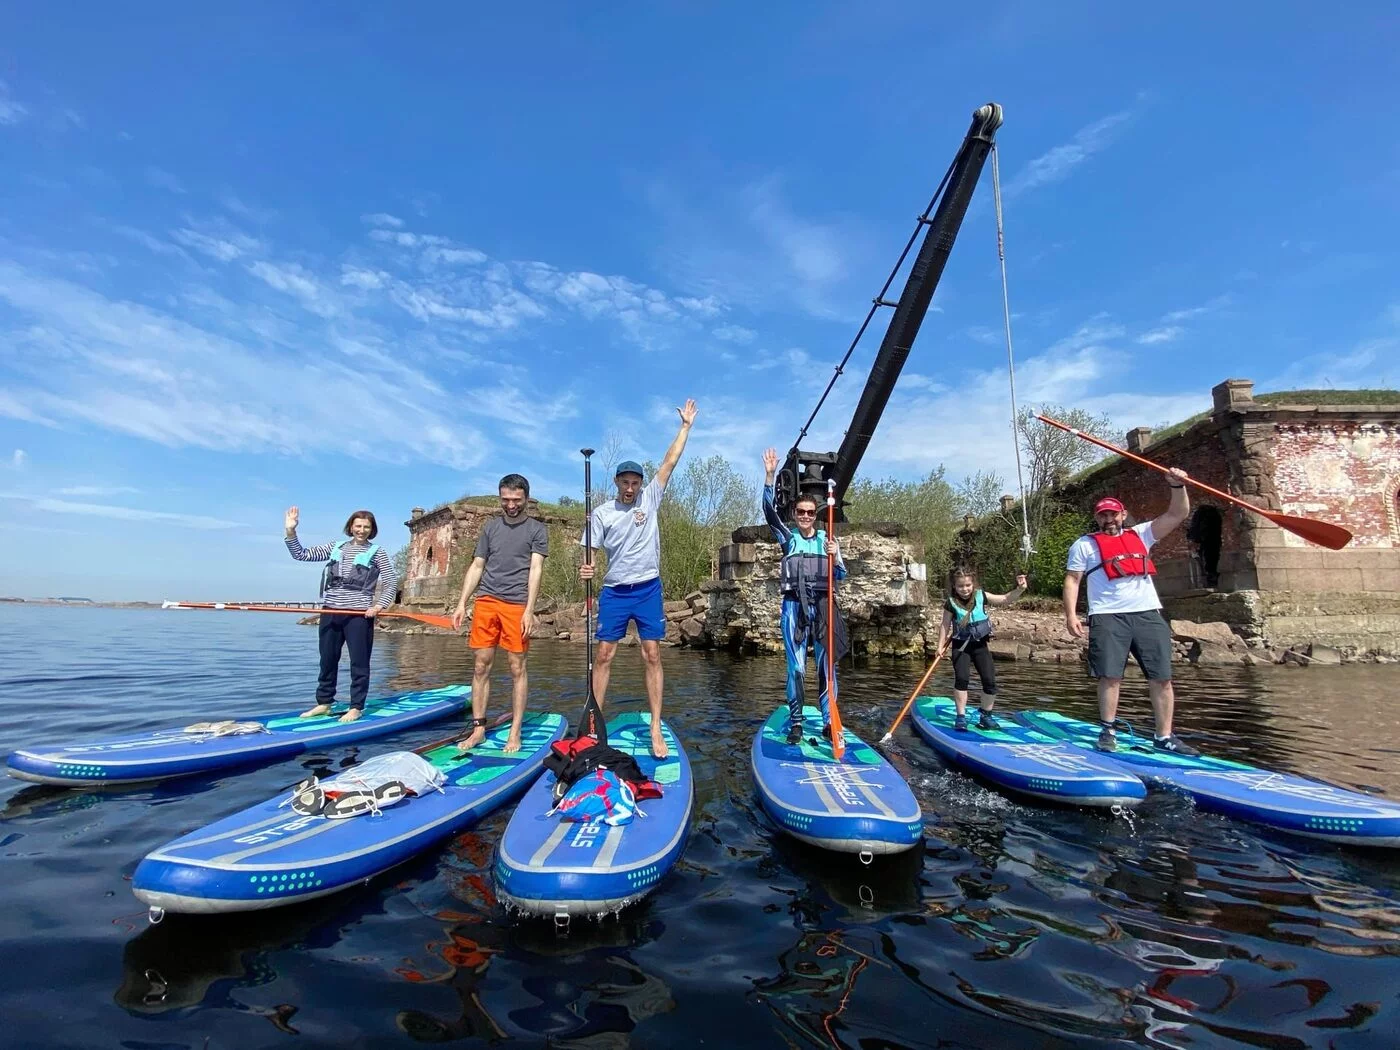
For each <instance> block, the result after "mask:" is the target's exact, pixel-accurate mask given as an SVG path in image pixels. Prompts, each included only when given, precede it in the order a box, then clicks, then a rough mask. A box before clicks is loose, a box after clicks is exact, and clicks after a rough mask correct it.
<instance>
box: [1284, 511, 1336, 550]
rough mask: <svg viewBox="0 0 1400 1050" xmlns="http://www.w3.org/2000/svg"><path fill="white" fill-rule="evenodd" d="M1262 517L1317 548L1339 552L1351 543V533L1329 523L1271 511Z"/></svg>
mask: <svg viewBox="0 0 1400 1050" xmlns="http://www.w3.org/2000/svg"><path fill="white" fill-rule="evenodd" d="M1264 516H1265V517H1266V518H1268V519H1269V520H1270V521H1272V522H1273V523H1274V524H1275V525H1277V526H1278V527H1279V528H1281V529H1287V530H1288V531H1289V532H1291V533H1293V535H1295V536H1301V537H1302V538H1303V539H1305V540H1307V541H1308V542H1309V543H1316V544H1317V545H1318V546H1319V547H1326V548H1327V549H1328V550H1331V551H1339V550H1341V549H1342V548H1343V547H1345V546H1346V545H1347V544H1348V543H1350V542H1351V533H1350V532H1348V531H1347V530H1346V529H1344V528H1342V527H1341V526H1340V525H1333V524H1332V523H1331V522H1330V521H1318V520H1317V519H1316V518H1300V517H1298V516H1297V515H1294V514H1280V513H1278V512H1277V511H1272V510H1271V511H1265V512H1264Z"/></svg>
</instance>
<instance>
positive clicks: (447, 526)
mask: <svg viewBox="0 0 1400 1050" xmlns="http://www.w3.org/2000/svg"><path fill="white" fill-rule="evenodd" d="M454 525H455V519H454V517H453V515H452V512H451V508H448V507H444V508H443V509H442V510H440V511H435V512H434V513H432V514H431V515H426V516H425V517H423V518H419V519H417V520H415V521H412V522H410V523H409V528H410V529H411V530H412V531H411V535H410V538H409V541H408V570H407V577H408V578H407V579H406V580H405V581H404V584H403V594H404V597H405V598H406V599H410V600H411V599H414V598H427V597H436V596H437V595H438V592H439V591H440V590H441V588H442V587H443V585H444V584H445V582H446V580H447V568H448V564H449V561H450V559H451V556H452V538H453V535H452V534H453V527H454Z"/></svg>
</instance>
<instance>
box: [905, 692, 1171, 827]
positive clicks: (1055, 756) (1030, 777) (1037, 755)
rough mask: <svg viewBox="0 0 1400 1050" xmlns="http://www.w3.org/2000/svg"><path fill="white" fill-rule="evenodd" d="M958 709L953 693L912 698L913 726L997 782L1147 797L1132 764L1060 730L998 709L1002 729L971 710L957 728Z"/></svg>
mask: <svg viewBox="0 0 1400 1050" xmlns="http://www.w3.org/2000/svg"><path fill="white" fill-rule="evenodd" d="M956 715H957V707H956V705H955V704H954V703H953V701H952V699H951V698H949V697H946V696H921V697H919V699H918V700H916V701H915V702H914V711H913V719H914V730H915V732H917V733H918V734H919V735H920V736H921V737H923V738H924V739H925V740H927V741H928V742H929V743H930V744H931V745H932V746H933V748H934V750H935V751H937V752H938V753H939V754H940V755H941V756H942V757H943V758H944V759H945V760H947V762H948V763H949V764H950V765H953V766H956V767H957V768H959V769H961V770H964V771H965V772H968V773H972V774H974V775H975V776H977V777H980V778H981V779H983V780H985V781H987V782H988V783H990V784H993V785H995V786H996V787H998V788H1001V789H1003V790H1006V791H1011V792H1015V793H1016V794H1018V795H1024V796H1027V797H1029V798H1033V799H1036V800H1038V801H1041V802H1058V803H1060V804H1062V805H1071V806H1094V807H1112V806H1136V805H1137V804H1138V803H1139V802H1141V801H1142V800H1143V799H1144V798H1146V797H1147V786H1146V785H1145V784H1143V782H1142V780H1140V779H1139V778H1138V777H1137V776H1136V775H1135V774H1134V773H1133V772H1132V771H1131V770H1125V769H1124V768H1123V767H1122V766H1121V765H1118V764H1116V763H1114V762H1111V761H1109V760H1108V759H1107V758H1104V757H1101V756H1100V754H1099V753H1098V752H1096V751H1090V752H1088V753H1086V752H1085V751H1084V750H1083V749H1082V748H1079V747H1076V746H1075V745H1074V744H1073V743H1072V742H1070V741H1067V740H1065V739H1064V737H1063V736H1062V735H1061V734H1057V733H1049V732H1045V731H1043V730H1041V729H1039V728H1037V727H1036V726H1034V725H1018V724H1017V723H1016V722H1015V721H1012V717H1013V716H1011V715H1009V714H1000V715H997V721H998V722H999V723H1000V724H1001V728H1000V729H992V730H983V729H977V728H975V727H976V724H977V716H976V715H975V714H974V713H973V712H971V711H969V713H968V720H967V725H968V727H967V729H964V730H958V729H954V728H953V719H954V718H955V717H956Z"/></svg>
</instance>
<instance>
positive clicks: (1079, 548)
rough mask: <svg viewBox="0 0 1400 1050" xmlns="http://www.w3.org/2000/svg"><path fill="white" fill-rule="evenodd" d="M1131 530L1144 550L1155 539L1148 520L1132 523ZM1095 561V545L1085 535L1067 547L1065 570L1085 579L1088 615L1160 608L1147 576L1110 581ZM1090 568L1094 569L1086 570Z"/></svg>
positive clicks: (1153, 587)
mask: <svg viewBox="0 0 1400 1050" xmlns="http://www.w3.org/2000/svg"><path fill="white" fill-rule="evenodd" d="M1133 531H1134V532H1136V533H1137V534H1138V535H1139V536H1140V537H1141V538H1142V545H1143V546H1144V547H1146V548H1147V549H1148V550H1151V549H1152V545H1153V544H1154V543H1156V542H1157V538H1156V537H1155V536H1153V535H1152V522H1150V521H1144V522H1143V523H1142V524H1141V525H1134V526H1133ZM1099 564H1100V559H1099V547H1098V544H1096V543H1095V542H1094V541H1093V539H1092V538H1090V537H1088V536H1081V537H1079V539H1077V540H1075V541H1074V544H1073V545H1072V546H1071V547H1070V549H1069V557H1068V558H1067V559H1066V560H1065V569H1066V570H1068V571H1069V572H1082V573H1084V578H1085V580H1087V581H1088V585H1089V615H1090V616H1096V615H1098V614H1099V613H1130V612H1146V611H1148V610H1150V609H1160V608H1161V607H1162V600H1161V599H1160V598H1158V597H1157V588H1156V587H1155V586H1153V584H1152V577H1151V576H1120V577H1118V579H1116V580H1110V579H1109V578H1108V576H1107V575H1106V574H1105V573H1104V571H1103V570H1102V569H1097V568H1095V566H1097V565H1099ZM1090 569H1094V571H1093V572H1090V571H1089V570H1090Z"/></svg>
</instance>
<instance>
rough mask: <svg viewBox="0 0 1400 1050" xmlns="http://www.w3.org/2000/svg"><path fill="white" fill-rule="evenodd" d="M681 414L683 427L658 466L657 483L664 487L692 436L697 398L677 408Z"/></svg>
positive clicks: (688, 400) (689, 399) (690, 399)
mask: <svg viewBox="0 0 1400 1050" xmlns="http://www.w3.org/2000/svg"><path fill="white" fill-rule="evenodd" d="M676 411H677V412H679V413H680V416H681V428H680V430H678V431H677V432H676V436H675V439H674V440H672V442H671V447H670V448H668V449H667V450H666V455H664V456H663V457H661V466H659V467H657V468H656V475H655V478H656V483H657V484H658V485H660V486H661V487H662V488H663V489H664V488H665V487H666V483H667V482H668V481H670V480H671V471H673V470H675V469H676V464H677V463H679V462H680V461H681V453H682V452H684V451H685V443H686V439H687V438H689V437H690V428H691V427H692V426H693V425H694V423H695V399H694V398H688V399H687V400H686V403H685V407H684V408H678V409H676Z"/></svg>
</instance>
